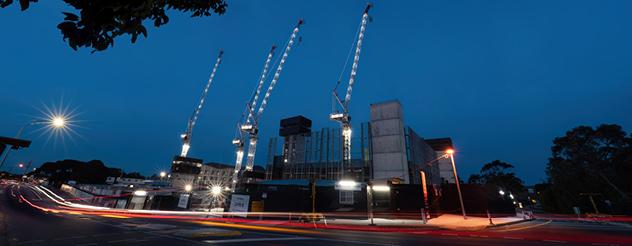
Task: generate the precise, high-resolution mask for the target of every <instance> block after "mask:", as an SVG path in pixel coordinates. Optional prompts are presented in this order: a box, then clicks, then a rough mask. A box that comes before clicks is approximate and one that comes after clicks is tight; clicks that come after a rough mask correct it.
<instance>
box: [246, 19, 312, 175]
mask: <svg viewBox="0 0 632 246" xmlns="http://www.w3.org/2000/svg"><path fill="white" fill-rule="evenodd" d="M302 24H303V20H299V21H298V24H296V27H295V28H294V30H293V31H292V35H290V40H289V41H288V43H287V44H286V45H285V51H284V52H283V55H282V56H281V61H280V62H279V64H278V65H277V68H276V71H275V72H274V76H273V77H272V81H271V82H270V85H269V86H268V89H267V90H266V94H265V95H264V97H263V101H261V105H260V106H259V110H258V111H257V115H256V116H255V117H253V123H254V124H253V125H252V127H250V129H248V125H244V126H246V130H247V131H248V133H249V141H248V155H247V157H246V158H247V161H246V171H252V168H253V167H254V164H255V154H256V152H257V140H258V136H259V119H260V118H261V115H262V114H263V111H264V109H265V108H266V106H267V105H268V101H270V95H271V94H272V90H273V89H274V86H275V85H276V83H277V82H278V81H279V77H280V76H281V72H282V71H283V65H285V61H286V60H287V57H288V54H289V53H290V50H291V49H292V46H293V45H294V40H295V39H296V36H297V35H298V31H299V30H300V27H301V25H302ZM244 126H242V130H243V129H244V128H243V127H244Z"/></svg>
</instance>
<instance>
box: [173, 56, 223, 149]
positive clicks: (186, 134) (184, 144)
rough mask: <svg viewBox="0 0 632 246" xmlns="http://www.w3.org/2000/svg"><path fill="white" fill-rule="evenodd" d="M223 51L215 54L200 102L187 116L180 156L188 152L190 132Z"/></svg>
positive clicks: (181, 136)
mask: <svg viewBox="0 0 632 246" xmlns="http://www.w3.org/2000/svg"><path fill="white" fill-rule="evenodd" d="M223 54H224V51H222V50H220V51H219V55H218V56H217V60H216V61H215V65H214V66H213V71H212V72H211V76H210V77H209V78H208V82H207V83H206V86H205V87H204V91H203V92H202V96H200V102H199V103H198V105H197V107H195V109H194V110H193V114H192V115H191V118H189V122H188V123H187V130H186V132H184V133H182V134H181V135H180V138H182V152H180V156H181V157H187V153H188V152H189V148H191V134H192V133H193V127H195V123H196V122H197V119H198V117H199V116H200V111H202V106H204V100H205V99H206V94H208V89H209V88H210V87H211V83H213V78H215V72H217V67H219V64H220V63H221V62H222V55H223Z"/></svg>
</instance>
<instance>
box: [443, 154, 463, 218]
mask: <svg viewBox="0 0 632 246" xmlns="http://www.w3.org/2000/svg"><path fill="white" fill-rule="evenodd" d="M445 153H446V154H448V155H450V161H452V171H454V179H455V183H456V190H457V192H458V193H459V201H460V202H461V211H462V212H463V219H464V220H467V215H465V205H463V195H461V185H460V184H459V176H458V175H457V174H456V165H454V150H453V149H447V150H446V151H445Z"/></svg>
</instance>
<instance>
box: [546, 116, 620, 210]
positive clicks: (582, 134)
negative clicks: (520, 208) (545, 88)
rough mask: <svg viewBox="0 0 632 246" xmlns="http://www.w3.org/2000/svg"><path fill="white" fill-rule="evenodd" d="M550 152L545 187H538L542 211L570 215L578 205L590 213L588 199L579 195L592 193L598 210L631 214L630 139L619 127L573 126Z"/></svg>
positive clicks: (554, 144) (556, 142)
mask: <svg viewBox="0 0 632 246" xmlns="http://www.w3.org/2000/svg"><path fill="white" fill-rule="evenodd" d="M551 150H552V157H551V158H550V159H549V163H548V165H547V167H546V173H547V176H548V183H549V184H547V185H543V186H542V187H543V191H542V193H543V194H542V197H541V199H542V203H543V206H544V208H545V209H547V210H549V211H554V212H565V213H571V212H572V207H575V206H578V207H581V208H582V210H583V211H587V210H588V211H592V210H593V209H592V206H591V204H589V201H588V197H586V196H582V195H580V193H596V194H599V195H597V196H596V197H595V200H596V202H597V203H598V206H599V207H602V211H605V212H613V213H630V212H631V211H630V210H632V208H629V205H630V193H631V192H632V179H630V176H631V175H632V137H630V136H628V135H627V134H626V132H624V131H623V130H622V128H621V126H618V125H607V124H604V125H601V126H599V127H597V128H596V129H593V128H592V127H589V126H579V127H576V128H574V129H572V130H571V131H568V132H567V133H566V135H565V136H563V137H557V138H555V140H553V147H552V148H551ZM625 207H628V208H627V209H626V208H625Z"/></svg>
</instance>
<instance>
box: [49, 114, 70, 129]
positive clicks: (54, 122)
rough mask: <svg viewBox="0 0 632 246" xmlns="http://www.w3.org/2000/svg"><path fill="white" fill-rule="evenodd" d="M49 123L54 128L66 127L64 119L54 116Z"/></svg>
mask: <svg viewBox="0 0 632 246" xmlns="http://www.w3.org/2000/svg"><path fill="white" fill-rule="evenodd" d="M50 123H51V125H53V127H55V128H63V127H65V126H66V119H65V118H64V117H63V116H55V117H53V118H52V119H51V122H50Z"/></svg>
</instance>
